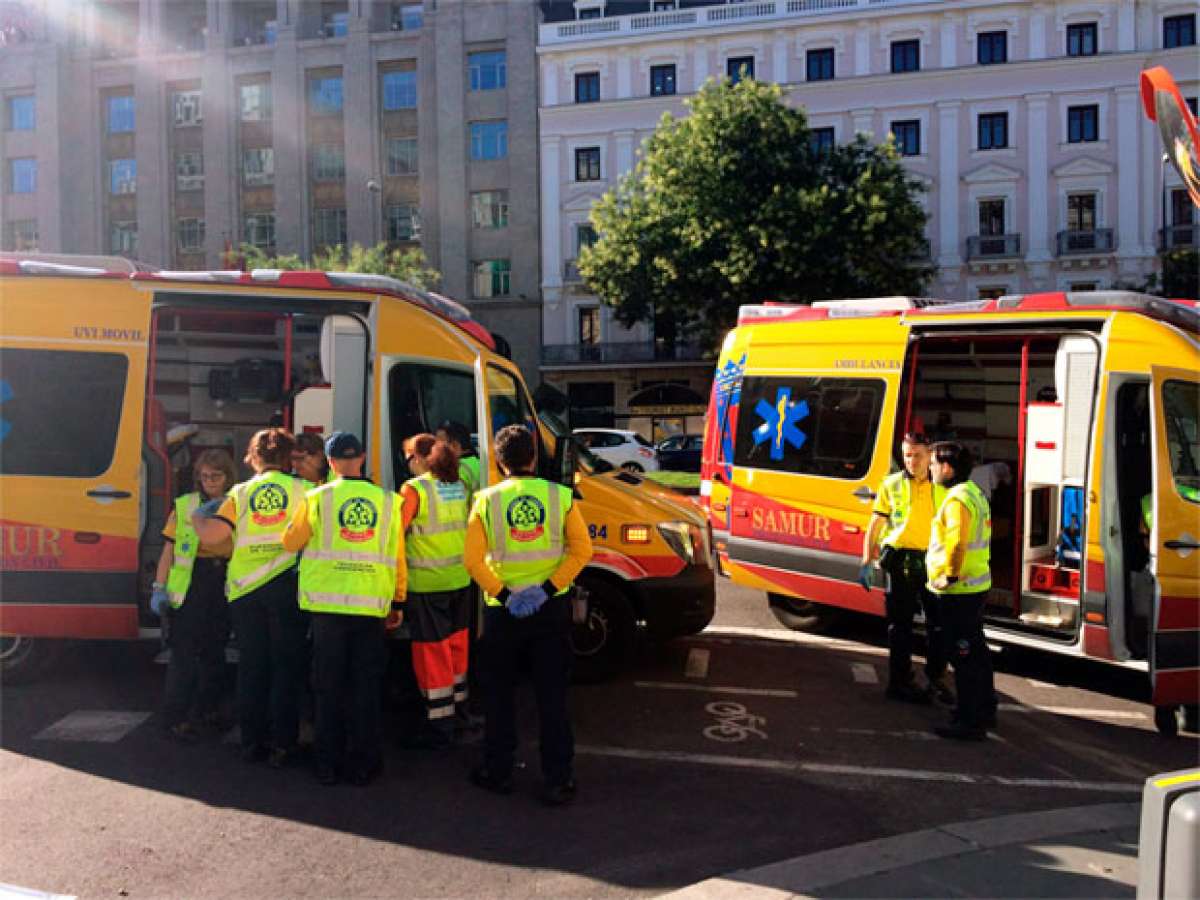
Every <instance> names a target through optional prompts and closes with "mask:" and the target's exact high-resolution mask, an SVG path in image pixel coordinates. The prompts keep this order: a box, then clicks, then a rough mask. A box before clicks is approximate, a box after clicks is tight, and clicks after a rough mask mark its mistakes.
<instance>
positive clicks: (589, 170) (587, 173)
mask: <svg viewBox="0 0 1200 900" xmlns="http://www.w3.org/2000/svg"><path fill="white" fill-rule="evenodd" d="M575 180H576V181H599V180H600V148H599V147H579V148H578V149H577V150H576V151H575Z"/></svg>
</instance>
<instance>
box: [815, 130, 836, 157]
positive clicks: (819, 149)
mask: <svg viewBox="0 0 1200 900" xmlns="http://www.w3.org/2000/svg"><path fill="white" fill-rule="evenodd" d="M808 140H809V144H810V145H811V146H812V151H813V153H819V154H825V153H832V152H833V148H834V145H835V143H836V140H837V139H836V136H835V134H834V130H833V129H832V128H814V129H813V130H812V131H811V132H810V133H809V138H808Z"/></svg>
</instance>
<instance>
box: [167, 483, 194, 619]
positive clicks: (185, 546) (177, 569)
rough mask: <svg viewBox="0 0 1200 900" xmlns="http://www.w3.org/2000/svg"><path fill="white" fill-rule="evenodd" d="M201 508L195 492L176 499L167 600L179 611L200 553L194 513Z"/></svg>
mask: <svg viewBox="0 0 1200 900" xmlns="http://www.w3.org/2000/svg"><path fill="white" fill-rule="evenodd" d="M199 508H200V494H199V492H193V493H191V494H184V495H183V496H182V497H176V498H175V550H174V554H173V557H174V561H173V562H172V563H171V571H170V572H169V573H168V574H167V599H168V600H169V601H170V602H171V608H172V609H179V607H181V606H183V601H184V600H185V599H186V598H187V592H188V587H189V586H190V585H191V583H192V567H193V566H195V564H196V554H197V553H199V552H200V536H199V535H197V534H196V529H195V528H193V527H192V513H194V512H195V511H196V510H198V509H199Z"/></svg>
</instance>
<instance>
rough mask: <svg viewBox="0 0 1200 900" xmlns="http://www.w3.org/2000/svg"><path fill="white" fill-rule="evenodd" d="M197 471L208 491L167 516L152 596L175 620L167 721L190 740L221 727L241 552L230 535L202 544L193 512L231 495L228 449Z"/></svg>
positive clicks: (178, 503) (203, 458) (187, 497)
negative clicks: (234, 566) (228, 572)
mask: <svg viewBox="0 0 1200 900" xmlns="http://www.w3.org/2000/svg"><path fill="white" fill-rule="evenodd" d="M192 471H193V473H194V483H195V484H197V485H199V487H200V490H198V491H193V492H192V493H190V494H184V495H183V496H182V497H178V498H177V499H176V500H175V507H174V509H172V510H171V514H170V515H169V516H168V517H167V524H166V525H165V526H164V527H163V531H162V534H163V537H164V538H165V539H166V543H165V544H163V549H162V555H161V556H160V557H159V559H158V572H157V574H156V575H155V581H154V593H153V594H152V595H151V597H150V606H151V608H152V609H153V610H154V612H155V613H156V614H157V615H159V616H168V617H169V624H170V631H169V636H168V642H169V644H170V647H171V661H170V663H168V665H167V686H166V696H165V698H164V701H163V711H162V716H163V725H164V727H165V728H166V729H167V733H168V734H169V735H170V736H171V737H173V738H176V739H178V740H181V741H184V742H188V743H190V742H193V741H195V740H196V739H197V738H198V737H200V736H201V733H202V732H203V731H214V730H218V729H219V728H220V725H221V723H220V718H219V715H218V711H217V708H218V705H219V703H220V700H221V682H222V680H223V676H224V674H225V643H226V641H228V639H229V604H227V603H226V602H225V568H226V564H227V563H228V562H229V557H230V555H231V554H232V552H233V543H232V542H231V541H230V540H229V539H228V538H226V539H225V540H223V541H221V542H220V543H219V544H217V545H212V546H210V545H205V544H201V543H200V539H199V538H198V537H197V536H196V531H195V529H194V528H193V527H192V513H194V512H195V511H196V510H198V509H199V508H200V504H202V503H204V502H205V501H212V500H219V499H220V498H221V497H224V496H225V491H227V490H228V489H229V488H230V487H231V486H232V485H233V482H234V481H235V480H236V479H237V471H236V469H234V467H233V460H232V459H230V457H229V454H228V453H226V452H225V451H224V450H217V449H211V450H205V451H204V452H203V453H201V454H200V456H199V457H198V458H197V460H196V464H195V466H194V467H193V470H192Z"/></svg>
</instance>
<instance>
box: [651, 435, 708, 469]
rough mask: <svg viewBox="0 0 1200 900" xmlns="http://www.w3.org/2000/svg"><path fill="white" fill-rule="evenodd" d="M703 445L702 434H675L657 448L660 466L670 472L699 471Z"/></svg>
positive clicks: (661, 442)
mask: <svg viewBox="0 0 1200 900" xmlns="http://www.w3.org/2000/svg"><path fill="white" fill-rule="evenodd" d="M703 446H704V435H702V434H673V435H671V436H670V437H669V438H667V439H666V440H664V441H660V442H659V445H658V447H656V448H655V449H656V450H658V465H659V468H661V469H665V470H667V471H670V472H699V471H700V450H701V448H702V447H703Z"/></svg>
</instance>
